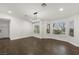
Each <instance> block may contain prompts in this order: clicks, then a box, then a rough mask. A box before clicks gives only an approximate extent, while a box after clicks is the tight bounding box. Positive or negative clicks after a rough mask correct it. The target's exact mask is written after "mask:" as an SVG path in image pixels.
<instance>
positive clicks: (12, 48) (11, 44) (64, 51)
mask: <svg viewBox="0 0 79 59" xmlns="http://www.w3.org/2000/svg"><path fill="white" fill-rule="evenodd" d="M0 54H1V55H77V54H79V47H75V46H73V45H72V44H70V43H67V42H64V41H58V40H54V39H45V38H43V39H39V38H35V37H28V38H24V39H19V40H8V39H5V40H1V39H0Z"/></svg>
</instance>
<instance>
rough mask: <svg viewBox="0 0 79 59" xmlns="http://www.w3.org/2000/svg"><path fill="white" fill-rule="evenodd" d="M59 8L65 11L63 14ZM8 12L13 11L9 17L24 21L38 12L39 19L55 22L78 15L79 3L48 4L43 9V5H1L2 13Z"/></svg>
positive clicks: (0, 11)
mask: <svg viewBox="0 0 79 59" xmlns="http://www.w3.org/2000/svg"><path fill="white" fill-rule="evenodd" d="M59 8H63V9H64V10H63V11H62V12H61V11H59ZM8 10H11V11H12V14H9V15H13V16H18V17H22V18H24V19H26V17H27V16H28V17H31V18H32V17H34V15H33V13H34V12H38V18H39V19H43V20H53V19H60V18H63V17H68V16H72V15H75V14H78V13H79V3H47V6H46V7H42V6H41V3H0V13H5V14H8Z"/></svg>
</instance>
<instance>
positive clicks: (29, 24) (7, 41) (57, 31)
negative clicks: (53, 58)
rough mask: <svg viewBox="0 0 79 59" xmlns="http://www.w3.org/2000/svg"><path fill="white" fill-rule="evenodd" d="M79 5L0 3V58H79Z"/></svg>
mask: <svg viewBox="0 0 79 59" xmlns="http://www.w3.org/2000/svg"><path fill="white" fill-rule="evenodd" d="M78 35H79V3H0V55H79V36H78Z"/></svg>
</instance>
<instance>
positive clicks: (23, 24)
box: [10, 17, 33, 39]
mask: <svg viewBox="0 0 79 59" xmlns="http://www.w3.org/2000/svg"><path fill="white" fill-rule="evenodd" d="M10 23H11V24H10V38H11V39H18V38H24V37H28V36H31V35H32V32H33V31H32V23H31V22H29V21H27V20H23V19H18V18H15V17H12V18H11V22H10Z"/></svg>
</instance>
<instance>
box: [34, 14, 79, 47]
mask: <svg viewBox="0 0 79 59" xmlns="http://www.w3.org/2000/svg"><path fill="white" fill-rule="evenodd" d="M62 21H63V22H65V23H66V26H65V27H66V32H65V34H64V35H56V34H52V29H53V28H52V24H53V23H54V22H62ZM70 21H74V37H71V36H69V22H70ZM47 24H51V30H50V31H51V33H50V34H47V33H46V26H47ZM40 28H41V29H40V35H39V34H37V35H34V36H36V37H40V38H53V39H57V40H61V41H66V42H69V43H71V44H74V45H75V46H78V47H79V36H78V35H79V16H77V15H76V16H71V17H68V18H63V19H57V20H51V21H41V22H40Z"/></svg>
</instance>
